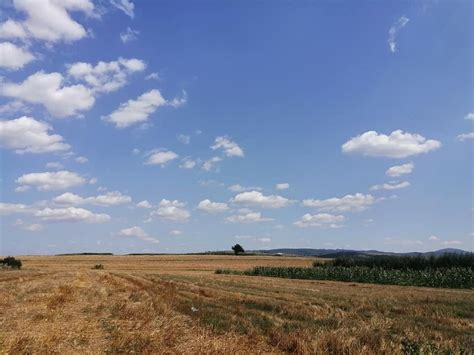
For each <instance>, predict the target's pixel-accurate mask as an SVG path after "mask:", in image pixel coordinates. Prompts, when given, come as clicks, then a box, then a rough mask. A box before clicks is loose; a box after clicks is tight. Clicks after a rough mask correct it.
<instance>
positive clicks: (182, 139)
mask: <svg viewBox="0 0 474 355" xmlns="http://www.w3.org/2000/svg"><path fill="white" fill-rule="evenodd" d="M178 141H180V142H181V143H183V144H189V143H191V136H190V135H186V134H180V135H179V136H178Z"/></svg>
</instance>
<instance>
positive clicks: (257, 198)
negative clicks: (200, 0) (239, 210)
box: [232, 191, 292, 208]
mask: <svg viewBox="0 0 474 355" xmlns="http://www.w3.org/2000/svg"><path fill="white" fill-rule="evenodd" d="M232 201H233V202H235V203H238V204H244V205H251V206H257V207H262V208H281V207H286V206H288V205H289V204H290V203H291V202H292V201H290V200H289V199H287V198H285V197H282V196H278V195H269V196H265V195H264V194H262V193H261V192H259V191H247V192H241V193H240V194H238V195H236V196H235V197H234V198H233V199H232Z"/></svg>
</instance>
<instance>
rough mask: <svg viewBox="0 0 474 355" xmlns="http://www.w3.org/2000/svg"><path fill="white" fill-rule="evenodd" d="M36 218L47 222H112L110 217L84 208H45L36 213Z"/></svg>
mask: <svg viewBox="0 0 474 355" xmlns="http://www.w3.org/2000/svg"><path fill="white" fill-rule="evenodd" d="M34 216H35V217H38V218H40V219H41V220H42V221H45V222H85V223H103V222H108V221H109V220H110V216H109V215H108V214H105V213H93V212H91V211H89V210H86V209H84V208H76V207H67V208H49V207H48V208H45V209H42V210H39V211H37V212H35V214H34Z"/></svg>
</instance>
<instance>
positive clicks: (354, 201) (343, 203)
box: [303, 192, 375, 212]
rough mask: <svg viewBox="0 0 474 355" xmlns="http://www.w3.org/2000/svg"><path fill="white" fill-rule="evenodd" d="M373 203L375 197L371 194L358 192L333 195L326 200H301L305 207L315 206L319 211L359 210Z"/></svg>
mask: <svg viewBox="0 0 474 355" xmlns="http://www.w3.org/2000/svg"><path fill="white" fill-rule="evenodd" d="M374 203H375V198H374V197H373V196H372V195H364V194H361V193H359V192H358V193H356V194H354V195H346V196H344V197H341V198H338V197H333V198H329V199H326V200H313V199H307V200H303V205H304V206H306V207H316V208H318V209H319V210H320V211H331V212H360V211H364V210H366V209H367V208H368V207H370V206H371V205H373V204H374Z"/></svg>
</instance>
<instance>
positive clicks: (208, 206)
mask: <svg viewBox="0 0 474 355" xmlns="http://www.w3.org/2000/svg"><path fill="white" fill-rule="evenodd" d="M197 208H198V209H200V210H201V211H205V212H209V213H214V212H223V211H227V210H228V209H229V206H227V203H223V202H212V201H211V200H209V199H205V200H202V201H201V202H199V205H198V207H197Z"/></svg>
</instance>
